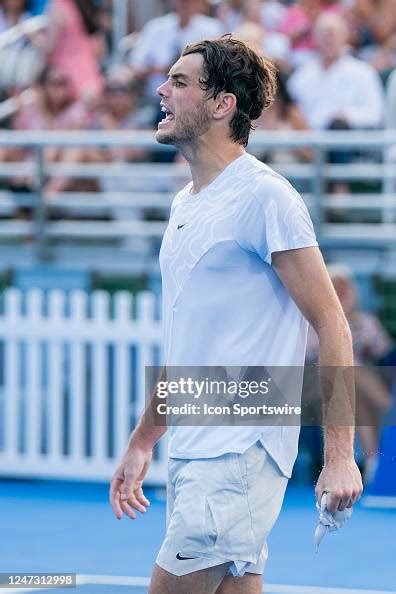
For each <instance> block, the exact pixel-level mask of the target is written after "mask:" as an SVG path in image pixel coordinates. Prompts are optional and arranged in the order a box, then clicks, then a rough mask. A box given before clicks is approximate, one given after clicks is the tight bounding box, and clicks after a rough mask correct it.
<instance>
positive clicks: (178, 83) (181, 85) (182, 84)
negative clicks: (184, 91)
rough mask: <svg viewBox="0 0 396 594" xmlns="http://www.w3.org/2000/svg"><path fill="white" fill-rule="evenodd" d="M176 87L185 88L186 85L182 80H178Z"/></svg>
mask: <svg viewBox="0 0 396 594" xmlns="http://www.w3.org/2000/svg"><path fill="white" fill-rule="evenodd" d="M175 86H176V87H185V86H186V85H185V84H184V83H182V82H181V81H180V80H176V81H175Z"/></svg>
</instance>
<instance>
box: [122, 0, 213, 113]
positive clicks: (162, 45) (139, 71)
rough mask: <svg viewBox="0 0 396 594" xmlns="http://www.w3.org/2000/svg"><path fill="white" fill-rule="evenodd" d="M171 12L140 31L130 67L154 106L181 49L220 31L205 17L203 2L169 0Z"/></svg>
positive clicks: (210, 19) (206, 7) (205, 9)
mask: <svg viewBox="0 0 396 594" xmlns="http://www.w3.org/2000/svg"><path fill="white" fill-rule="evenodd" d="M171 6H172V8H173V10H174V12H170V13H168V14H166V15H164V16H161V17H157V18H154V19H152V20H151V21H149V22H148V23H147V24H146V25H145V26H144V27H143V29H142V31H141V32H140V34H139V36H138V39H137V42H136V45H135V48H134V49H133V51H132V53H131V57H130V65H131V67H132V69H133V71H134V73H135V75H137V76H138V77H139V78H141V79H142V80H143V81H144V82H145V83H147V94H148V97H149V98H151V99H153V100H154V101H155V103H156V104H158V102H157V97H156V89H157V87H158V86H159V85H160V84H162V82H163V81H164V79H165V76H166V74H167V72H168V70H169V68H170V66H171V65H172V63H173V62H174V61H175V60H176V59H177V58H178V57H179V55H180V53H181V51H182V49H183V48H184V47H185V46H186V45H187V44H188V43H192V42H194V41H198V40H200V39H203V38H205V37H218V36H219V35H221V34H222V32H223V28H222V25H221V23H220V21H219V20H218V19H215V18H212V17H208V16H206V13H207V10H208V2H207V0H171Z"/></svg>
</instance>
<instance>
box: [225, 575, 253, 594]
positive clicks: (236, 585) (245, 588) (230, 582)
mask: <svg viewBox="0 0 396 594" xmlns="http://www.w3.org/2000/svg"><path fill="white" fill-rule="evenodd" d="M262 592H263V576H262V575H259V574H257V573H245V574H244V575H243V576H242V577H234V576H233V575H230V574H229V575H226V576H225V578H224V579H223V581H222V582H221V584H220V586H219V587H218V588H217V590H216V594H262Z"/></svg>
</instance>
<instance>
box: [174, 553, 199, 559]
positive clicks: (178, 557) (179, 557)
mask: <svg viewBox="0 0 396 594" xmlns="http://www.w3.org/2000/svg"><path fill="white" fill-rule="evenodd" d="M176 559H179V561H186V560H187V559H197V557H181V556H180V553H177V555H176Z"/></svg>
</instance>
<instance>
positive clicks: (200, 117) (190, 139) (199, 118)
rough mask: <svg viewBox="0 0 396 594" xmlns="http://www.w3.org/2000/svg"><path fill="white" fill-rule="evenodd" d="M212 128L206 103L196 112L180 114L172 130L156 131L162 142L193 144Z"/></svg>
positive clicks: (180, 144)
mask: <svg viewBox="0 0 396 594" xmlns="http://www.w3.org/2000/svg"><path fill="white" fill-rule="evenodd" d="M209 128H210V117H209V112H208V110H207V108H206V105H201V107H200V108H198V109H197V110H196V111H195V112H192V113H184V114H183V115H179V116H178V117H177V120H175V125H174V127H173V129H172V130H169V131H167V130H166V129H164V130H162V129H161V128H159V129H158V130H157V133H156V139H157V142H159V143H160V144H173V145H174V146H182V145H185V144H192V143H194V141H195V140H197V138H198V137H199V136H202V135H203V134H205V132H207V131H208V130H209Z"/></svg>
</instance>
